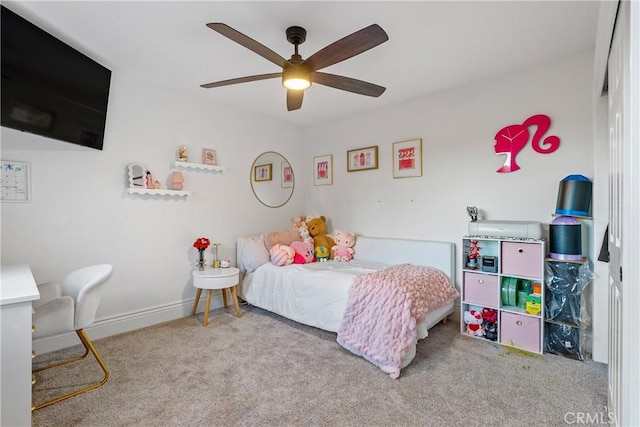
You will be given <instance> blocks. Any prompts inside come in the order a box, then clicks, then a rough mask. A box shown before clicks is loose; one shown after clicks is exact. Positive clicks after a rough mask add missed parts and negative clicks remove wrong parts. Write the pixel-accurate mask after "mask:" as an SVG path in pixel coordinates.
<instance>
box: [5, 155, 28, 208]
mask: <svg viewBox="0 0 640 427" xmlns="http://www.w3.org/2000/svg"><path fill="white" fill-rule="evenodd" d="M0 196H1V198H0V200H2V201H3V202H30V201H31V164H29V163H26V162H12V161H5V160H2V170H1V171H0Z"/></svg>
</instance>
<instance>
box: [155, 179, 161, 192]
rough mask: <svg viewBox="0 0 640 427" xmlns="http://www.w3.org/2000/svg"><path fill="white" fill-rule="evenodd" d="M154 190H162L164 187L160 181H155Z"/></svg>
mask: <svg viewBox="0 0 640 427" xmlns="http://www.w3.org/2000/svg"><path fill="white" fill-rule="evenodd" d="M153 188H155V189H156V190H160V189H162V185H161V184H160V181H158V180H157V179H156V180H155V181H153Z"/></svg>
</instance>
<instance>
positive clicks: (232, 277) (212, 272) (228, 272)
mask: <svg viewBox="0 0 640 427" xmlns="http://www.w3.org/2000/svg"><path fill="white" fill-rule="evenodd" d="M239 277H240V270H238V269H237V268H235V267H229V268H206V269H204V271H199V270H193V287H194V288H197V289H198V292H197V293H196V299H195V300H194V301H193V309H192V310H191V315H192V316H195V315H196V309H197V308H198V302H200V295H201V294H202V290H203V289H206V290H207V301H206V304H205V307H204V320H203V325H204V326H207V325H208V324H209V308H210V306H211V294H212V292H213V290H214V289H220V290H222V301H223V303H224V308H227V289H229V290H230V291H231V299H232V300H233V306H234V308H235V309H236V315H237V316H238V317H241V316H242V312H241V311H240V305H239V304H238V295H237V294H236V286H237V285H238V281H239Z"/></svg>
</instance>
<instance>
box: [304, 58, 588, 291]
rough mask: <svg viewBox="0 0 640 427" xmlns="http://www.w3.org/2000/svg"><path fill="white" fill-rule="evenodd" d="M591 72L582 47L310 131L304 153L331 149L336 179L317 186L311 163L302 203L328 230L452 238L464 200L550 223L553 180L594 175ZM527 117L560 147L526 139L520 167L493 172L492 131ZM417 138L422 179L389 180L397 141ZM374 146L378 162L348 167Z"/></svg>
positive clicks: (494, 212)
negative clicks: (545, 150) (537, 146)
mask: <svg viewBox="0 0 640 427" xmlns="http://www.w3.org/2000/svg"><path fill="white" fill-rule="evenodd" d="M592 69H593V52H591V51H589V52H584V53H582V54H579V55H577V56H575V57H571V58H566V59H563V60H559V61H556V62H554V63H551V64H545V65H542V66H539V67H537V68H531V69H528V70H524V71H522V72H519V73H512V74H508V75H504V76H500V77H496V78H493V79H490V80H484V81H478V82H475V83H473V84H469V85H466V86H462V87H456V88H454V89H451V90H448V91H444V92H441V93H438V94H434V95H432V96H428V97H423V98H419V99H416V100H415V101H414V102H411V103H406V104H403V105H397V106H395V107H393V108H388V109H384V110H380V111H377V112H375V113H371V114H366V115H361V116H357V117H349V118H346V119H344V120H342V121H339V122H333V123H327V124H323V125H319V126H315V127H313V128H310V129H307V130H306V132H305V137H306V142H307V143H306V157H307V158H309V159H310V158H312V157H313V156H319V155H325V154H333V157H334V184H333V185H332V186H318V187H314V186H313V183H312V181H311V177H310V174H311V171H310V166H311V161H310V160H307V161H306V163H305V166H306V168H307V169H306V173H305V178H306V179H307V183H306V188H305V198H306V209H307V210H308V211H310V212H321V213H323V214H325V215H326V216H327V217H328V218H329V219H330V225H331V226H332V228H333V229H346V230H353V231H355V232H356V233H357V234H361V235H368V236H384V237H398V238H415V239H432V240H444V241H451V242H455V243H456V244H459V242H460V239H461V237H462V235H464V234H466V232H467V225H468V221H469V217H468V215H467V213H466V207H467V206H477V207H479V208H480V209H481V212H482V213H483V215H482V217H483V219H492V220H532V221H540V222H543V223H548V222H550V221H551V220H552V214H553V213H554V212H555V208H556V201H557V193H558V185H559V181H560V180H562V179H563V178H564V177H565V176H567V175H570V174H582V175H585V176H587V177H589V178H593V173H594V165H593V162H594V160H593V142H592V141H593V139H592V132H593V130H592V125H591V121H592V103H591V83H592ZM425 78H428V76H425ZM383 96H384V95H383ZM533 114H546V115H548V116H549V117H550V118H551V128H550V129H549V132H548V133H547V134H546V135H557V136H559V137H560V139H561V145H560V148H559V149H558V150H557V151H555V152H554V153H551V154H546V155H543V154H539V153H536V152H535V151H533V149H532V148H531V146H530V145H528V146H527V147H525V148H524V149H523V150H522V151H521V152H520V154H519V155H518V157H517V161H518V163H519V165H520V166H521V169H520V170H518V171H516V172H511V173H497V172H496V170H497V169H498V168H499V167H500V166H502V164H503V161H504V158H503V156H496V154H495V152H494V149H493V145H494V143H495V140H494V135H495V134H496V132H497V131H498V130H500V129H502V128H503V127H505V126H507V125H511V124H519V123H522V122H523V121H524V120H525V119H527V118H528V117H529V116H531V115H533ZM532 133H533V131H532ZM546 135H545V136H546ZM416 137H420V138H422V147H423V170H424V172H423V176H422V177H419V178H402V179H394V178H393V171H392V144H393V142H396V141H401V140H405V139H409V138H416ZM372 145H377V146H378V147H379V148H378V149H379V168H378V169H377V170H368V171H360V172H347V171H346V151H347V150H350V149H354V148H359V147H368V146H372ZM459 251H460V250H459V249H458V252H459ZM457 262H458V275H457V276H458V277H457V284H458V286H459V285H460V277H461V274H460V271H461V263H460V256H458V259H457Z"/></svg>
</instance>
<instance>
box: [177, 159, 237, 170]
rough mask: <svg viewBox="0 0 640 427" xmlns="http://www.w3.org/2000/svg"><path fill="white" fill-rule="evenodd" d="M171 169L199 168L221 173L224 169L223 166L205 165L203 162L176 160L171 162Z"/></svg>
mask: <svg viewBox="0 0 640 427" xmlns="http://www.w3.org/2000/svg"><path fill="white" fill-rule="evenodd" d="M171 169H183V170H188V169H200V170H205V171H211V172H217V173H222V172H224V171H225V170H226V169H225V168H224V166H218V165H205V164H204V163H191V162H180V161H178V160H176V161H174V162H173V163H171Z"/></svg>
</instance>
